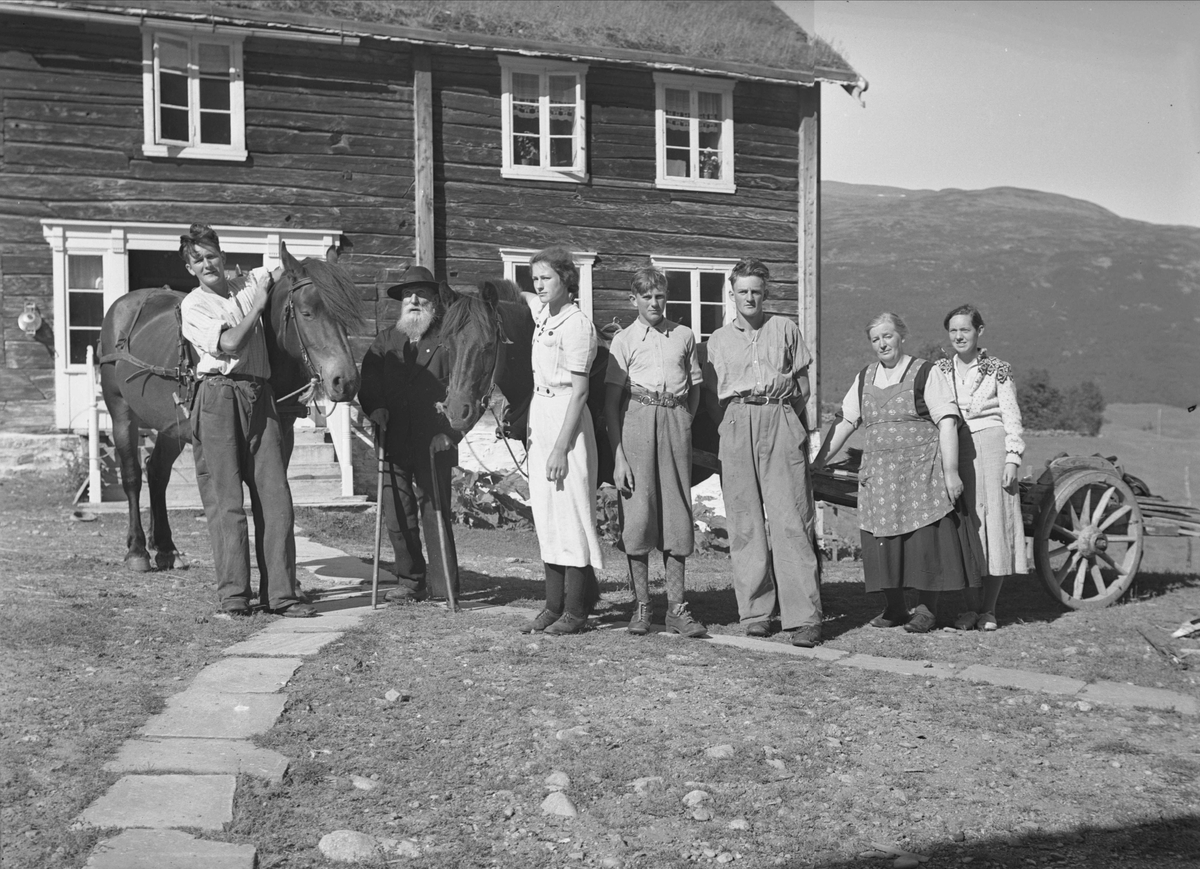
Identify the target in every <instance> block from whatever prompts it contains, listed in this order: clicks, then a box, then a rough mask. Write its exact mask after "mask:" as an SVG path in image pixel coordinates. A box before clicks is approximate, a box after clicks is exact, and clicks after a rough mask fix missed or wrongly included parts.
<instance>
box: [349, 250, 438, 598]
mask: <svg viewBox="0 0 1200 869" xmlns="http://www.w3.org/2000/svg"><path fill="white" fill-rule="evenodd" d="M387 293H388V295H389V296H391V297H392V298H393V299H397V300H399V301H400V304H401V311H400V319H399V320H398V321H397V323H396V324H395V325H394V326H392V327H391V328H389V329H385V330H384V331H382V332H380V333H379V335H378V337H376V339H375V343H374V344H372V345H371V349H370V350H369V351H368V352H367V355H366V356H365V357H364V358H363V364H362V386H361V387H360V389H359V392H358V399H359V402H360V403H361V404H362V408H363V411H364V412H366V413H367V414H368V415H369V416H370V417H371V420H372V421H373V422H374V423H375V424H376V425H377V426H379V425H383V426H385V427H386V434H385V438H384V478H383V505H382V506H383V521H384V525H385V526H386V528H387V531H388V537H389V538H390V539H391V542H392V549H393V550H394V552H395V557H396V568H395V573H396V577H397V579H398V580H399V586H398V587H397V588H395V589H392V590H391V591H389V592H388V593H387V595H386V599H387V600H388V601H391V602H393V603H407V602H411V601H419V600H424V599H425V598H427V597H431V596H432V597H435V598H444V597H446V576H447V575H449V576H452V577H454V578H455V580H457V577H458V559H457V555H456V554H455V551H454V534H453V531H452V527H453V526H452V525H451V523H449V522H444V525H443V527H444V528H445V533H446V538H447V541H448V544H449V545H448V547H447V548H448V550H449V558H450V560H451V562H452V563H451V564H449V565H443V564H442V563H441V562H442V556H441V552H440V549H439V547H438V527H437V524H436V523H437V522H442V521H443V519H442V517H441V516H439V515H438V512H437V510H436V509H435V508H434V502H433V486H434V484H435V483H434V480H433V472H432V469H431V467H430V461H429V451H430V445H432V447H433V449H434V450H435V451H436V453H437V481H436V485H438V486H439V487H440V489H439V491H440V501H441V503H443V504H449V503H450V476H451V471H452V469H453V468H454V466H455V465H456V464H457V463H458V450H457V448H456V445H457V443H458V441H459V440H461V439H462V435H460V434H458V433H457V432H455V431H454V430H453V429H452V428H451V427H450V424H449V422H448V421H447V419H446V417H445V416H443V415H442V413H441V412H440V411H439V410H438V409H437V404H438V402H440V401H443V400H444V399H445V397H446V385H447V384H448V383H449V381H450V359H449V356H448V354H447V352H446V348H444V347H443V346H442V345H441V342H440V335H441V328H440V327H441V317H442V313H443V307H442V302H441V297H440V293H439V285H438V282H437V281H436V280H435V279H434V277H433V274H432V273H430V271H429V270H428V269H426V268H423V267H421V266H412V267H410V268H409V269H408V270H406V271H405V272H404V275H403V276H402V278H401V282H400V283H399V284H397V285H396V286H394V287H390V288H389V289H388V291H387ZM422 529H424V532H425V540H426V543H427V545H428V549H429V557H428V560H426V558H425V556H424V555H423V553H422V551H421V530H422ZM457 590H458V589H457V587H456V588H455V591H456V592H457Z"/></svg>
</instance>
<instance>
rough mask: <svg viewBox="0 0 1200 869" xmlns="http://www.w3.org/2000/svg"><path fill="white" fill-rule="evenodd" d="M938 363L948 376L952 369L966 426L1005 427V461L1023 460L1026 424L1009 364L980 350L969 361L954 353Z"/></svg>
mask: <svg viewBox="0 0 1200 869" xmlns="http://www.w3.org/2000/svg"><path fill="white" fill-rule="evenodd" d="M938 367H939V368H941V370H942V373H943V374H945V375H947V376H948V377H949V376H951V372H953V377H954V387H955V390H956V392H957V398H958V405H959V407H960V408H961V409H962V415H963V419H964V420H965V421H966V423H967V427H968V428H969V429H970V430H971V431H972V432H978V431H983V430H984V429H989V428H999V427H1003V428H1004V451H1005V453H1006V455H1005V461H1006V462H1012V463H1013V464H1015V465H1019V464H1021V457H1022V456H1023V455H1024V454H1025V439H1024V437H1023V435H1024V434H1025V427H1024V425H1023V424H1022V422H1021V407H1020V405H1019V404H1017V387H1016V384H1015V383H1014V382H1013V376H1012V369H1011V368H1010V367H1009V364H1008V363H1007V362H1004V361H1002V360H1000V359H997V358H996V357H995V356H991V355H989V354H988V352H987V351H986V350H980V351H979V353H978V354H976V356H975V359H974V360H972V361H971V363H970V364H969V365H968V364H964V363H963V362H962V361H961V360H960V359H959V358H958V356H954V357H952V358H950V359H943V360H941V361H939V362H938Z"/></svg>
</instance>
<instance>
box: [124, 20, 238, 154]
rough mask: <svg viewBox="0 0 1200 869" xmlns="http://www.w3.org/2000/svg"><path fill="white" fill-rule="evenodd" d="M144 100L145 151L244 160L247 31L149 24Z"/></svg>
mask: <svg viewBox="0 0 1200 869" xmlns="http://www.w3.org/2000/svg"><path fill="white" fill-rule="evenodd" d="M142 102H143V112H144V115H145V121H144V128H145V129H144V136H145V139H144V141H143V143H142V152H143V153H144V154H145V155H146V156H148V157H191V158H196V159H203V160H245V159H246V116H245V91H244V87H243V81H242V37H241V36H239V35H235V34H230V35H224V34H216V33H212V32H211V31H191V30H182V29H181V30H176V29H169V30H159V29H154V30H145V31H144V32H143V34H142Z"/></svg>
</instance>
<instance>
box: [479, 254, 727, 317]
mask: <svg viewBox="0 0 1200 869" xmlns="http://www.w3.org/2000/svg"><path fill="white" fill-rule="evenodd" d="M537 252H538V249H537V248H533V247H530V248H524V247H502V248H500V259H501V261H502V262H503V263H504V279H505V280H507V281H512V282H513V283H514V284H515V283H516V282H517V266H527V265H529V258H530V257H532V256H533V255H534V254H535V253H537ZM571 259H573V260H574V261H575V268H577V269H579V295H578V296H577V297H576V298H575V303H576V304H577V305H579V310H581V311H583V313H585V314H587V315H588V317H589V318H590V317H591V316H592V266H593V265H594V264H595V262H596V252H595V251H591V250H573V251H571ZM735 262H736V260H735Z"/></svg>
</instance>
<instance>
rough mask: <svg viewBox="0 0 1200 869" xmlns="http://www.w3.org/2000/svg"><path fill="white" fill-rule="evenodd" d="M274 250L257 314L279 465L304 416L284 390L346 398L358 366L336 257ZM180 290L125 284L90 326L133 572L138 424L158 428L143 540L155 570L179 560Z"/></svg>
mask: <svg viewBox="0 0 1200 869" xmlns="http://www.w3.org/2000/svg"><path fill="white" fill-rule="evenodd" d="M279 247H280V257H281V259H282V262H283V265H282V266H281V267H279V268H277V269H275V273H274V277H275V283H274V286H273V287H272V289H271V293H270V300H269V301H268V303H267V308H266V310H265V311H263V315H262V316H263V326H264V330H263V331H264V334H265V337H266V344H267V354H268V356H269V357H270V361H271V388H272V389H273V390H274V392H275V395H276V396H277V398H278V400H279V402H280V405H279V411H280V418H281V422H282V423H283V426H282V428H283V442H284V462H285V463H286V462H287V461H288V459H289V458H290V457H291V452H292V444H293V436H292V425H293V424H294V423H295V421H296V419H297V417H299V416H302V415H304V414H306V413H307V409H306V408H305V407H304V405H303V403H301V402H297V401H295V400H294V396H296V395H297V394H301V393H303V394H309V393H311V392H312V391H313V390H312V389H310V388H308V387H309V386H310V385H314V384H315V388H316V389H319V390H322V391H323V392H324V393H325V395H326V396H327V397H328V398H329V399H330V400H332V401H350V400H351V399H353V398H354V396H355V395H356V394H357V392H358V382H359V381H358V377H359V375H358V367H357V366H356V365H355V364H354V357H353V355H352V354H351V351H350V343H349V341H348V340H347V333H348V332H349V331H351V330H352V329H354V328H356V327H358V326H360V325H361V323H362V313H361V300H360V298H359V295H358V291H357V289H356V288H355V286H354V283H353V281H351V280H350V278H349V276H347V275H346V273H345V272H344V271H343V270H342V269H340V268H338V267H337V266H336V265H335V263H336V262H337V254H336V252H335V251H334V250H333V249H332V248H330V251H329V253H328V254H327V255H326V261H321V260H319V259H312V258H309V259H306V260H304V261H303V262H299V261H297V260H296V259H295V257H293V256H292V255H291V254H289V253H288V252H287V247H286V245H284V244H282V243H280V246H279ZM184 295H185V294H184V293H179V292H176V291H174V290H171V289H168V288H161V289H145V290H135V291H134V292H131V293H128V294H126V295H125V296H122V297H121V298H120V299H118V300H117V301H116V302H115V303H113V305H112V307H111V308H109V309H108V312H107V313H106V314H105V315H104V323H103V325H102V327H101V330H100V361H101V366H100V385H101V388H102V389H103V392H104V403H105V404H106V405H107V406H108V412H109V415H110V416H111V417H112V427H113V441H114V442H115V444H116V448H117V456H118V459H119V462H120V468H121V485H122V487H123V488H124V490H125V498H126V500H127V501H128V504H129V530H128V533H127V534H126V538H125V545H126V548H127V550H128V551H127V552H126V554H125V563H126V565H128V567H129V568H130V569H131V570H135V571H139V572H144V571H147V570H150V569H151V567H150V556H149V553H148V552H147V550H146V543H147V539H146V534H145V532H144V531H143V529H142V518H141V505H140V499H141V489H142V469H141V466H140V464H139V462H138V429H139V428H150V429H154V430H155V431H157V432H158V437H157V438H156V439H155V442H154V448H153V449H152V450H151V451H150V455H149V456H148V457H147V459H146V478H147V482H148V483H149V485H150V538H149V543H150V546H151V548H153V549H154V550H155V556H154V562H155V566H157V568H158V569H159V570H166V569H169V568H172V567H175V568H182V567H185V566H186V564H185V562H183V560H182V559H181V558H180V557H179V553H178V552H177V551H176V549H175V543H174V541H173V540H172V539H171V526H170V523H169V522H168V520H167V505H166V489H167V483H168V481H169V480H170V478H171V466H172V465H174V464H175V459H176V458H177V457H178V456H179V453H180V452H181V451H182V450H183V447H184V445H185V444H188V443H191V440H192V424H191V420H190V419H189V405H190V402H191V396H192V387H193V386H194V381H193V371H192V368H193V365H194V362H195V356H194V351H193V350H192V348H191V345H190V344H188V342H186V341H185V340H184V339H183V336H182V333H181V331H180V319H179V316H180V315H179V306H180V303H181V302H182V301H183V299H184ZM288 397H292V398H293V403H292V404H287V403H286V399H287V398H288ZM268 506H269V505H268ZM258 518H259V517H257V516H256V517H255V520H256V521H255V526H256V529H257V526H258V525H259V522H258V521H257V520H258ZM258 537H259V539H261V535H258Z"/></svg>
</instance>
